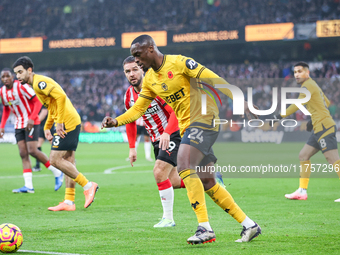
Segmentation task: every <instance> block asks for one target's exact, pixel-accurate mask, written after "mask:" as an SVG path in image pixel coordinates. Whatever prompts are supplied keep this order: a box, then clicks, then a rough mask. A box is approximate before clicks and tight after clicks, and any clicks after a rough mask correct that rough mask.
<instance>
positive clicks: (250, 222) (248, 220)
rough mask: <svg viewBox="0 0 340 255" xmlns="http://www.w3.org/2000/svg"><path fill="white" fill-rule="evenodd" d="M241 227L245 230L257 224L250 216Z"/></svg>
mask: <svg viewBox="0 0 340 255" xmlns="http://www.w3.org/2000/svg"><path fill="white" fill-rule="evenodd" d="M241 225H242V226H243V227H245V228H250V227H253V226H254V225H255V222H254V221H252V220H251V219H250V218H249V217H248V216H246V218H245V219H244V221H242V222H241Z"/></svg>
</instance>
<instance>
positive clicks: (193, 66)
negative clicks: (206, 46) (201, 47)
mask: <svg viewBox="0 0 340 255" xmlns="http://www.w3.org/2000/svg"><path fill="white" fill-rule="evenodd" d="M185 65H186V66H187V68H189V69H190V70H194V69H196V68H197V67H198V64H197V62H195V60H193V59H187V61H185Z"/></svg>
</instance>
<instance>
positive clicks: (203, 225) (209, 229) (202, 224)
mask: <svg viewBox="0 0 340 255" xmlns="http://www.w3.org/2000/svg"><path fill="white" fill-rule="evenodd" d="M198 225H200V226H202V227H204V228H205V229H206V230H208V231H212V228H211V226H210V223H209V221H207V222H201V223H198Z"/></svg>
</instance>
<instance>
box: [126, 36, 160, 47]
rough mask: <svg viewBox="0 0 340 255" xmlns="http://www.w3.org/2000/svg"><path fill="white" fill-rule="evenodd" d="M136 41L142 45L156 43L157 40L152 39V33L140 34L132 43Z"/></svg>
mask: <svg viewBox="0 0 340 255" xmlns="http://www.w3.org/2000/svg"><path fill="white" fill-rule="evenodd" d="M135 43H139V44H140V45H144V44H145V45H147V46H149V45H156V44H155V41H154V40H153V39H152V37H151V36H150V35H140V36H138V37H137V38H135V39H134V40H133V41H132V43H131V46H132V45H133V44H135Z"/></svg>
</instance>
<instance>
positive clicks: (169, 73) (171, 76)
mask: <svg viewBox="0 0 340 255" xmlns="http://www.w3.org/2000/svg"><path fill="white" fill-rule="evenodd" d="M168 78H169V79H172V78H174V74H173V73H172V72H171V71H169V72H168Z"/></svg>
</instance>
